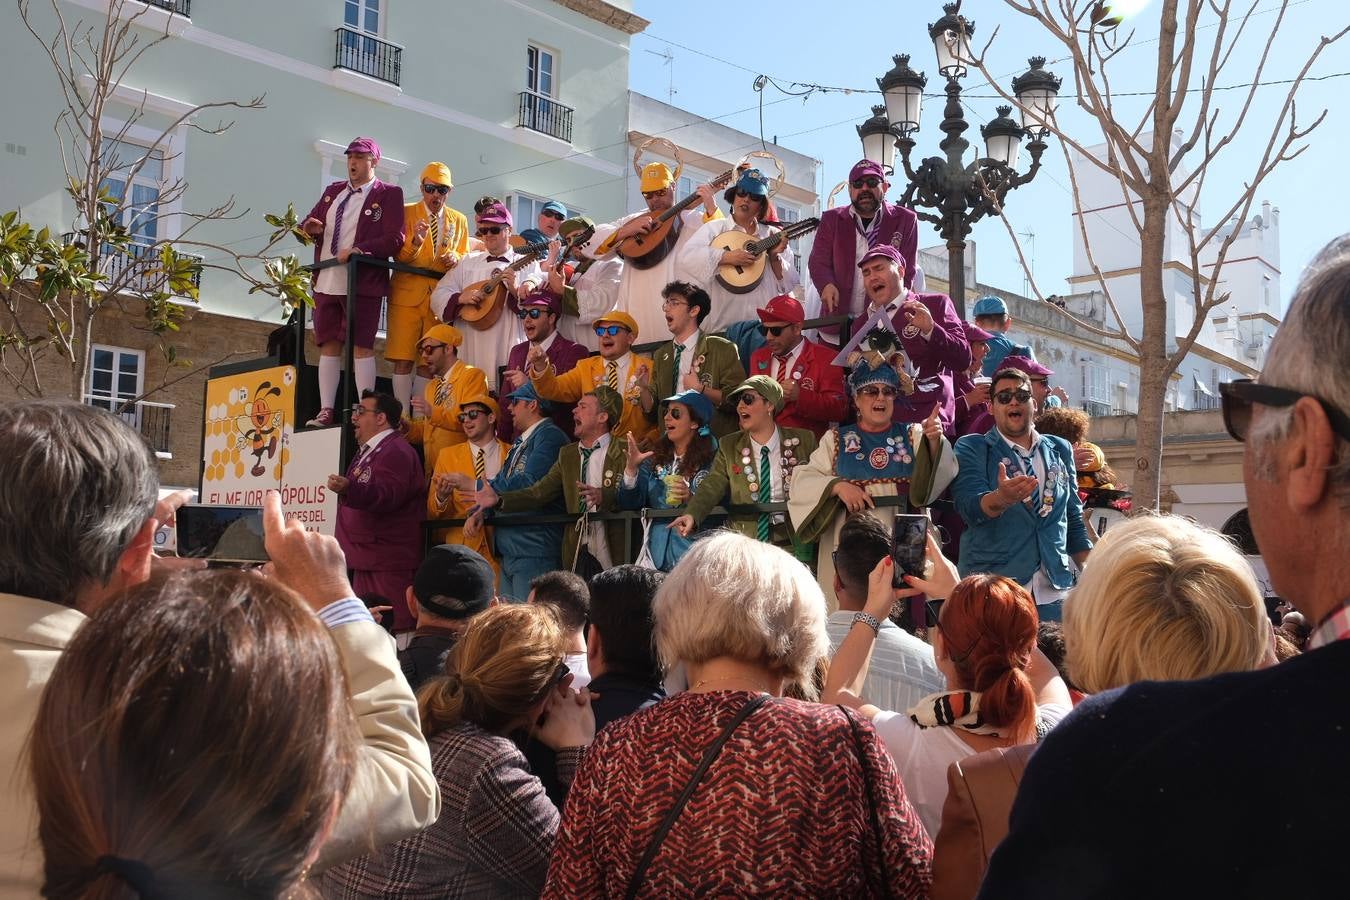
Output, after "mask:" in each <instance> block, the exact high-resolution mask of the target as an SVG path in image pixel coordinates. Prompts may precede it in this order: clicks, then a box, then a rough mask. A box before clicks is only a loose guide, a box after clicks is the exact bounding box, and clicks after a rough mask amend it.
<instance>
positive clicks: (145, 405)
mask: <svg viewBox="0 0 1350 900" xmlns="http://www.w3.org/2000/svg"><path fill="white" fill-rule="evenodd" d="M84 402H85V403H86V404H87V405H89V406H97V407H99V408H100V409H106V410H107V411H108V412H110V413H113V414H114V415H118V416H121V417H122V419H123V420H124V421H125V422H126V423H127V424H128V425H130V426H131V427H132V428H135V429H136V430H137V431H139V432H140V433H141V436H142V437H144V438H145V440H146V442H147V443H148V444H149V445H150V449H151V450H154V451H155V453H156V454H158V455H160V456H172V455H173V449H172V447H171V446H170V444H169V436H170V434H172V429H171V427H170V426H171V424H172V419H173V410H174V404H172V403H155V402H153V401H150V400H137V401H136V402H135V403H129V402H128V401H126V400H123V399H121V398H118V397H110V396H108V395H106V394H85V395H84Z"/></svg>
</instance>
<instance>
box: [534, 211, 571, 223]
mask: <svg viewBox="0 0 1350 900" xmlns="http://www.w3.org/2000/svg"><path fill="white" fill-rule="evenodd" d="M539 215H541V216H543V217H544V218H545V219H557V220H558V221H559V222H561V221H562V220H563V219H564V218H566V217H565V216H564V215H563V214H562V213H560V212H554V211H553V210H551V209H546V210H544V211H543V212H541V213H540V214H539Z"/></svg>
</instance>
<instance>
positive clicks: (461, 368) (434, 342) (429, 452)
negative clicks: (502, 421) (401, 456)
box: [399, 325, 488, 481]
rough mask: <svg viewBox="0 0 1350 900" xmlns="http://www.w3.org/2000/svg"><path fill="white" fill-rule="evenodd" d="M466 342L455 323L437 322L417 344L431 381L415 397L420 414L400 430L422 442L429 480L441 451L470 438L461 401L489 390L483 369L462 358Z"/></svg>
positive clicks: (416, 407)
mask: <svg viewBox="0 0 1350 900" xmlns="http://www.w3.org/2000/svg"><path fill="white" fill-rule="evenodd" d="M462 343H464V335H463V334H462V333H461V332H460V330H459V329H458V328H456V327H455V326H453V325H433V326H432V327H431V329H430V330H429V331H427V333H426V334H424V335H422V340H420V341H418V343H417V351H418V353H419V354H421V356H422V365H424V366H426V368H427V370H428V371H429V372H430V374H431V381H429V382H427V386H426V390H425V391H423V394H422V396H421V397H414V398H413V402H412V408H413V411H414V412H415V413H417V416H418V417H417V418H415V419H411V420H409V419H404V420H403V423H402V425H401V426H400V428H399V431H400V432H401V433H402V434H403V435H404V436H405V437H406V438H407V439H408V443H410V444H420V445H421V447H422V457H423V459H424V461H425V469H426V477H427V480H428V481H430V480H431V472H432V469H434V468H435V466H436V457H437V456H438V455H439V454H440V452H441V451H442V450H444V449H445V448H446V447H451V446H454V445H455V444H462V443H464V441H465V440H466V438H465V436H464V424H463V423H462V422H461V421H460V420H459V407H460V404H461V403H463V402H464V401H465V400H467V399H468V398H469V397H477V396H479V395H481V394H486V393H487V392H488V390H487V377H486V374H485V373H484V372H483V370H482V369H479V368H478V367H477V366H471V365H469V364H468V363H467V362H465V361H464V360H463V359H460V356H459V347H460V345H461V344H462Z"/></svg>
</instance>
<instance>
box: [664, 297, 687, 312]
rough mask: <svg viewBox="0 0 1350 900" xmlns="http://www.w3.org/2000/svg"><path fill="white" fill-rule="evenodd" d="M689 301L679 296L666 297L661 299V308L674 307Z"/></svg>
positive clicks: (684, 304)
mask: <svg viewBox="0 0 1350 900" xmlns="http://www.w3.org/2000/svg"><path fill="white" fill-rule="evenodd" d="M688 305H689V301H688V300H685V299H683V298H681V297H667V298H666V299H664V300H662V301H661V308H662V309H674V308H675V307H677V306H688Z"/></svg>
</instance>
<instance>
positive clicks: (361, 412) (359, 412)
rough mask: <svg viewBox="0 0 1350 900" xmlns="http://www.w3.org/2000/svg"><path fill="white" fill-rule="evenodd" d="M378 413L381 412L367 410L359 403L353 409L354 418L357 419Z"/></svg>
mask: <svg viewBox="0 0 1350 900" xmlns="http://www.w3.org/2000/svg"><path fill="white" fill-rule="evenodd" d="M378 411H379V410H374V409H366V408H365V407H364V406H362V405H361V404H359V403H358V404H356V405H355V406H353V407H352V417H353V418H357V417H359V416H364V415H365V414H366V413H375V412H378Z"/></svg>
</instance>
